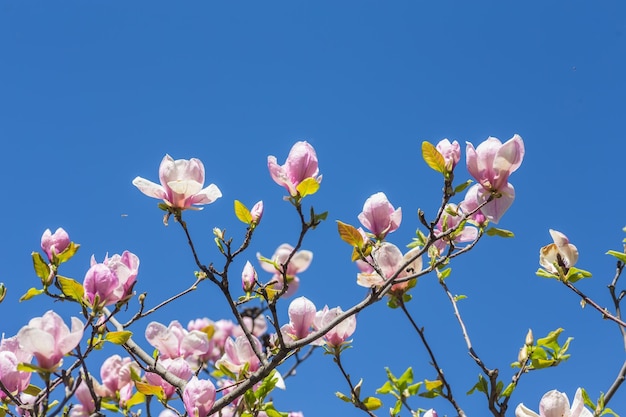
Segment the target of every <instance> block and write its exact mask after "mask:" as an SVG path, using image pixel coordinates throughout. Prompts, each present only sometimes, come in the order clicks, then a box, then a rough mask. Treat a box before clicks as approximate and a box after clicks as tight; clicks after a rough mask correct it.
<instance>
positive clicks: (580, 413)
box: [570, 388, 593, 417]
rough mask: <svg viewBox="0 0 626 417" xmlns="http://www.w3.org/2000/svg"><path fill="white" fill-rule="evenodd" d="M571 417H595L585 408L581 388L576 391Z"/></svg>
mask: <svg viewBox="0 0 626 417" xmlns="http://www.w3.org/2000/svg"><path fill="white" fill-rule="evenodd" d="M570 417H593V413H592V412H591V411H589V410H588V409H587V408H585V402H584V400H583V393H582V391H581V389H580V388H578V389H577V390H576V395H574V402H573V403H572V410H571V414H570Z"/></svg>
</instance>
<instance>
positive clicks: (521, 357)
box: [517, 345, 528, 364]
mask: <svg viewBox="0 0 626 417" xmlns="http://www.w3.org/2000/svg"><path fill="white" fill-rule="evenodd" d="M526 359H528V346H527V345H524V347H522V348H521V349H520V350H519V353H518V354H517V361H518V362H519V363H520V364H523V363H524V362H526Z"/></svg>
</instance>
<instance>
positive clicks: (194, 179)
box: [133, 155, 222, 210]
mask: <svg viewBox="0 0 626 417" xmlns="http://www.w3.org/2000/svg"><path fill="white" fill-rule="evenodd" d="M159 179H160V181H161V185H159V184H156V183H154V182H152V181H148V180H146V179H144V178H141V177H137V178H135V179H134V180H133V185H134V186H135V187H137V188H139V191H141V192H142V193H144V194H145V195H147V196H149V197H153V198H158V199H161V200H163V201H164V202H165V204H167V205H168V206H170V207H174V208H179V209H183V210H184V209H188V208H192V206H193V205H194V204H211V203H212V202H214V201H215V200H217V199H218V198H220V197H221V196H222V192H221V191H220V189H219V188H217V186H216V185H215V184H211V185H209V186H208V187H206V188H202V187H204V165H203V164H202V162H201V161H200V160H199V159H196V158H191V159H190V160H187V159H177V160H174V159H173V158H172V157H171V156H169V155H165V157H164V158H163V160H162V161H161V166H159ZM195 208H197V207H195Z"/></svg>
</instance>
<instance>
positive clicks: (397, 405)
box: [390, 400, 402, 416]
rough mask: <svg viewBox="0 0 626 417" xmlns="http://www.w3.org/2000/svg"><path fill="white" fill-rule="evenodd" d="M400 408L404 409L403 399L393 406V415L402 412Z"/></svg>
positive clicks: (391, 412)
mask: <svg viewBox="0 0 626 417" xmlns="http://www.w3.org/2000/svg"><path fill="white" fill-rule="evenodd" d="M400 410H402V401H400V400H398V401H396V405H395V406H394V407H393V410H391V411H390V414H391V415H392V416H397V415H398V414H400Z"/></svg>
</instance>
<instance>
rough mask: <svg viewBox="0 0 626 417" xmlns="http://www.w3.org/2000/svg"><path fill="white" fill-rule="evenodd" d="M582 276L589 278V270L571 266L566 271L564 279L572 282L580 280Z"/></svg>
mask: <svg viewBox="0 0 626 417" xmlns="http://www.w3.org/2000/svg"><path fill="white" fill-rule="evenodd" d="M583 278H591V272H589V271H585V270H583V269H578V268H574V267H573V266H572V267H571V268H570V269H569V271H567V276H566V277H565V280H566V281H569V282H571V283H574V282H577V281H580V280H581V279H583Z"/></svg>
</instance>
